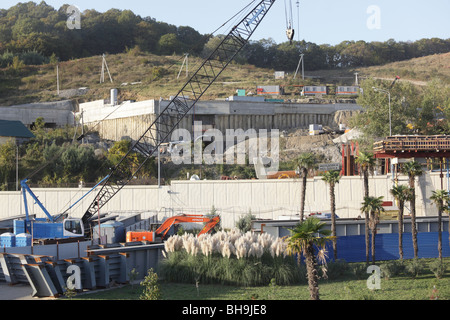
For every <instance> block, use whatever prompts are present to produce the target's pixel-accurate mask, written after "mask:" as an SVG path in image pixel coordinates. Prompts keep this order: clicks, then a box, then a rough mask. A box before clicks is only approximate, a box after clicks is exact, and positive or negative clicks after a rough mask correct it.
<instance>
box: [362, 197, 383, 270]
mask: <svg viewBox="0 0 450 320" xmlns="http://www.w3.org/2000/svg"><path fill="white" fill-rule="evenodd" d="M361 205H362V207H361V211H362V212H370V217H369V227H370V231H371V233H372V264H375V235H376V234H377V225H378V222H379V221H380V212H382V211H384V208H383V197H364V202H363V203H362V204H361Z"/></svg>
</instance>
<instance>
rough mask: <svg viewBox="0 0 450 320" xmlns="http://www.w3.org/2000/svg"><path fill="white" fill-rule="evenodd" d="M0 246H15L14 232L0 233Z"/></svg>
mask: <svg viewBox="0 0 450 320" xmlns="http://www.w3.org/2000/svg"><path fill="white" fill-rule="evenodd" d="M0 246H1V247H2V248H5V247H6V248H11V247H15V246H16V235H15V234H14V233H9V232H7V233H3V234H2V235H0Z"/></svg>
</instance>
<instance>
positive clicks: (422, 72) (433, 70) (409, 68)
mask: <svg viewBox="0 0 450 320" xmlns="http://www.w3.org/2000/svg"><path fill="white" fill-rule="evenodd" d="M355 72H358V77H359V79H361V80H363V79H364V78H378V79H385V80H388V81H392V80H393V78H394V77H395V76H396V75H398V76H400V77H401V81H411V82H412V83H414V84H416V85H425V84H426V83H427V82H428V81H430V80H432V79H434V78H439V79H441V80H442V81H444V82H446V83H448V84H450V52H447V53H441V54H433V55H430V56H425V57H421V58H414V59H410V60H405V61H398V62H391V63H387V64H384V65H381V66H372V67H365V68H352V69H346V70H342V69H338V70H321V71H311V72H307V75H308V76H310V77H314V78H320V79H323V80H324V81H326V82H327V83H328V82H331V83H333V82H338V81H344V80H347V81H349V80H350V79H353V80H354V79H355V75H354V73H355Z"/></svg>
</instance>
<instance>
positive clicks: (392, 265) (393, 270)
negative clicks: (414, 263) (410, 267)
mask: <svg viewBox="0 0 450 320" xmlns="http://www.w3.org/2000/svg"><path fill="white" fill-rule="evenodd" d="M404 272H405V265H404V263H403V262H402V261H400V260H392V261H388V262H386V263H384V264H382V265H381V274H382V275H383V276H384V277H385V278H387V279H389V278H392V277H395V276H398V275H400V274H402V273H404Z"/></svg>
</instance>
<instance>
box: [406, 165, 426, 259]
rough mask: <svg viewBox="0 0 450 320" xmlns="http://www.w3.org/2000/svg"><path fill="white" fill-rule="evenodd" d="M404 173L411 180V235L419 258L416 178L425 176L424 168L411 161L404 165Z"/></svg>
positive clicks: (415, 255)
mask: <svg viewBox="0 0 450 320" xmlns="http://www.w3.org/2000/svg"><path fill="white" fill-rule="evenodd" d="M402 172H403V173H404V174H406V175H407V176H408V178H409V187H410V188H411V189H412V190H411V199H410V200H409V203H410V206H411V233H412V240H413V247H414V258H417V256H418V252H419V247H418V246H417V226H416V189H415V178H416V176H420V175H422V174H423V170H422V166H421V165H420V163H418V162H417V161H410V162H406V163H405V164H403V168H402Z"/></svg>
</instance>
